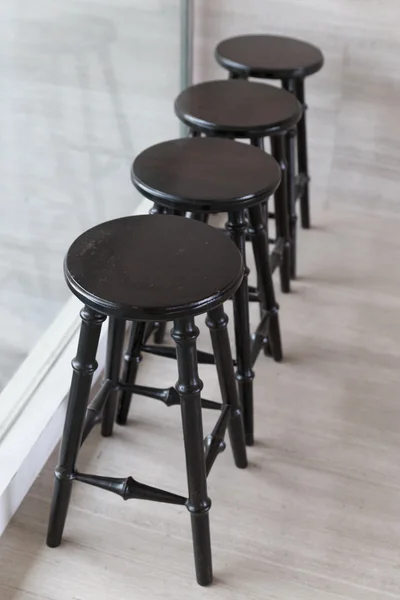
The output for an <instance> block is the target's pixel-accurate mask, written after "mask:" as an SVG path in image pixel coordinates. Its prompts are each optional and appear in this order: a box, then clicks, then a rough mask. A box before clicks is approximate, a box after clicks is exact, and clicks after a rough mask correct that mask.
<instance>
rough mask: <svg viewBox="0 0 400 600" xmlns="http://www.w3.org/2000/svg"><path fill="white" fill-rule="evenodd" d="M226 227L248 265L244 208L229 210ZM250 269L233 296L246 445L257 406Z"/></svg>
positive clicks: (237, 372) (252, 441) (248, 441)
mask: <svg viewBox="0 0 400 600" xmlns="http://www.w3.org/2000/svg"><path fill="white" fill-rule="evenodd" d="M226 228H227V230H228V231H229V234H230V237H231V239H232V241H234V242H235V244H236V246H237V247H238V248H239V250H240V252H241V254H242V257H243V262H244V264H245V265H246V230H247V223H246V219H245V217H244V212H243V211H235V212H230V213H228V222H227V224H226ZM248 273H249V270H248V268H247V266H246V267H245V275H244V278H243V282H242V284H241V286H240V288H239V289H238V291H237V292H236V294H235V295H234V297H233V312H234V320H235V341H236V362H237V368H236V379H237V381H238V385H239V397H240V402H241V406H242V409H243V420H244V430H245V436H246V444H247V445H248V446H251V445H252V444H253V443H254V413H253V411H254V409H253V379H254V372H253V370H252V360H251V346H250V318H249V289H248V283H247V278H248Z"/></svg>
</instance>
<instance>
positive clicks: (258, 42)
mask: <svg viewBox="0 0 400 600" xmlns="http://www.w3.org/2000/svg"><path fill="white" fill-rule="evenodd" d="M215 57H216V59H217V61H218V63H219V64H220V65H221V66H222V67H224V68H225V69H228V71H230V72H231V73H236V74H238V75H241V76H246V77H261V78H266V79H286V78H297V77H301V78H303V77H306V76H307V75H312V74H313V73H316V72H317V71H319V70H320V69H321V68H322V65H323V64H324V57H323V55H322V52H321V51H320V50H319V49H318V48H317V47H316V46H313V45H312V44H308V43H307V42H303V41H301V40H297V39H293V38H289V37H283V36H277V35H242V36H238V37H233V38H229V39H227V40H224V41H222V42H221V43H220V44H218V46H217V48H216V50H215Z"/></svg>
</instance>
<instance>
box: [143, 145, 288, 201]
mask: <svg viewBox="0 0 400 600" xmlns="http://www.w3.org/2000/svg"><path fill="white" fill-rule="evenodd" d="M280 178H281V174H280V168H279V166H278V163H277V162H276V160H275V159H274V158H272V156H270V155H269V154H266V153H265V152H262V151H261V150H259V148H255V147H254V146H250V145H248V144H241V143H239V142H233V141H231V140H227V139H224V138H200V137H198V138H184V139H179V140H171V141H168V142H163V143H161V144H157V145H156V146H152V147H151V148H148V149H147V150H145V151H144V152H142V153H141V154H139V156H138V157H137V158H136V160H135V161H134V163H133V166H132V182H133V184H134V185H135V187H136V188H137V189H138V190H139V191H140V192H141V194H143V195H144V196H146V197H147V198H149V199H150V200H153V201H154V202H157V203H158V204H161V205H163V206H166V207H167V208H172V209H181V210H186V211H207V212H229V210H231V209H235V210H239V209H241V208H247V207H249V206H252V205H254V204H256V203H258V202H260V201H261V200H263V199H265V198H268V197H269V196H270V195H271V194H273V192H274V191H275V190H276V188H277V187H278V185H279V182H280Z"/></svg>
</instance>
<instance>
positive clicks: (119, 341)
mask: <svg viewBox="0 0 400 600" xmlns="http://www.w3.org/2000/svg"><path fill="white" fill-rule="evenodd" d="M124 341H125V321H123V320H121V319H113V318H112V317H110V319H109V323H108V339H107V357H106V367H105V372H104V376H105V379H108V380H110V381H111V384H112V389H111V392H110V395H109V397H108V399H107V402H106V404H105V406H104V409H103V415H102V421H101V435H103V436H104V437H109V436H110V435H112V433H113V428H114V421H115V413H116V411H117V402H118V387H117V386H118V383H119V373H120V369H121V362H122V353H123V349H124Z"/></svg>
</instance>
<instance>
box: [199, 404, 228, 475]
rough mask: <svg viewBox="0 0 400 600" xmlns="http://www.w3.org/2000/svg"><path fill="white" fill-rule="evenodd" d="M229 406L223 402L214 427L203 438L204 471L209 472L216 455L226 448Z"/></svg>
mask: <svg viewBox="0 0 400 600" xmlns="http://www.w3.org/2000/svg"><path fill="white" fill-rule="evenodd" d="M230 408H231V407H230V406H228V405H227V404H225V405H224V406H223V408H222V410H221V414H220V416H219V418H218V421H217V422H216V424H215V427H214V429H213V430H212V432H211V433H210V435H208V436H207V437H206V438H205V440H204V455H205V461H206V473H207V475H208V474H209V473H210V471H211V468H212V466H213V464H214V463H215V460H216V458H217V456H218V454H221V452H223V451H224V450H225V448H226V444H225V440H224V438H225V432H226V428H227V426H228V420H229V416H230Z"/></svg>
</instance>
